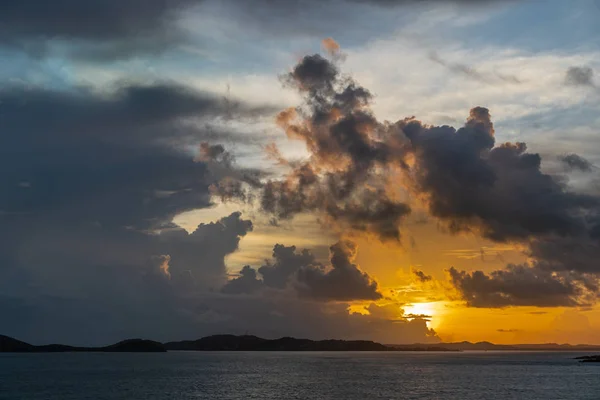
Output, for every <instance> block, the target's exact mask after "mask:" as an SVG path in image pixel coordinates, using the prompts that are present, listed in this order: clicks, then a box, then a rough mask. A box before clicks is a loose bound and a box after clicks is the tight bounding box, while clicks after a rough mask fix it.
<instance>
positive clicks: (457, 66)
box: [429, 52, 521, 84]
mask: <svg viewBox="0 0 600 400" xmlns="http://www.w3.org/2000/svg"><path fill="white" fill-rule="evenodd" d="M429 58H430V59H431V60H433V61H435V62H436V63H438V64H440V65H442V66H444V67H446V68H447V69H448V70H450V71H451V72H453V73H455V74H459V75H464V76H466V77H469V78H471V79H474V80H476V81H480V82H483V83H487V84H493V83H512V84H520V83H521V80H520V79H519V78H518V77H516V76H514V75H504V74H500V73H497V72H482V71H478V70H476V69H475V68H473V67H470V66H468V65H466V64H461V63H453V62H448V61H445V60H444V59H442V58H441V57H440V56H439V55H438V54H437V53H435V52H433V53H431V54H430V55H429Z"/></svg>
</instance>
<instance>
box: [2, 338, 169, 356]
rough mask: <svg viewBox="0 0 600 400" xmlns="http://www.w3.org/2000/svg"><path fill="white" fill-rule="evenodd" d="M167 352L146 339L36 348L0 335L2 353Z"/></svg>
mask: <svg viewBox="0 0 600 400" xmlns="http://www.w3.org/2000/svg"><path fill="white" fill-rule="evenodd" d="M166 351H167V350H166V349H165V347H164V346H163V345H162V343H159V342H154V341H152V340H144V339H129V340H123V341H121V342H118V343H115V344H112V345H110V346H103V347H76V346H68V345H64V344H47V345H43V346H35V345H32V344H29V343H26V342H22V341H20V340H17V339H13V338H11V337H8V336H3V335H0V353H66V352H103V353H164V352H166Z"/></svg>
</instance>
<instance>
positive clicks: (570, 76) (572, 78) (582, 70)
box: [565, 67, 596, 87]
mask: <svg viewBox="0 0 600 400" xmlns="http://www.w3.org/2000/svg"><path fill="white" fill-rule="evenodd" d="M565 83H566V84H567V85H572V86H588V87H596V84H595V83H594V70H593V69H592V68H591V67H570V68H569V69H568V70H567V73H566V75H565Z"/></svg>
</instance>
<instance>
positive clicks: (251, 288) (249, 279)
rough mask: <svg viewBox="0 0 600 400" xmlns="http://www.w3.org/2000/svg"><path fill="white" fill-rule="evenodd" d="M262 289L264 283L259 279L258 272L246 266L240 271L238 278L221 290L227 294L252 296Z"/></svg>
mask: <svg viewBox="0 0 600 400" xmlns="http://www.w3.org/2000/svg"><path fill="white" fill-rule="evenodd" d="M262 287H263V285H262V281H261V280H260V279H257V275H256V270H255V269H254V268H252V267H250V266H249V265H246V266H244V268H242V269H241V270H240V274H239V276H238V277H237V278H234V279H231V280H230V281H228V282H227V283H226V284H225V285H224V286H223V287H222V288H221V292H223V293H226V294H250V293H254V292H256V291H258V290H260V289H261V288H262Z"/></svg>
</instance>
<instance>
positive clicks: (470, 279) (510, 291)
mask: <svg viewBox="0 0 600 400" xmlns="http://www.w3.org/2000/svg"><path fill="white" fill-rule="evenodd" d="M448 272H449V275H450V281H451V283H452V285H454V287H455V288H456V289H457V290H458V291H459V293H460V295H461V298H462V299H463V300H465V301H466V302H467V305H468V306H470V307H489V308H497V307H507V306H537V307H561V306H562V307H574V306H580V305H583V304H586V303H585V301H586V299H585V295H586V292H585V288H583V287H582V286H581V285H580V284H579V283H578V282H577V281H576V280H575V279H572V277H571V276H569V275H568V274H555V273H553V272H551V271H545V270H543V269H541V268H537V267H536V266H533V267H531V266H529V265H512V264H509V265H508V266H507V267H506V269H504V270H497V271H493V272H491V273H490V274H485V273H484V272H482V271H474V272H471V273H467V272H464V271H460V272H459V271H458V270H456V269H455V268H450V269H449V270H448Z"/></svg>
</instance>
